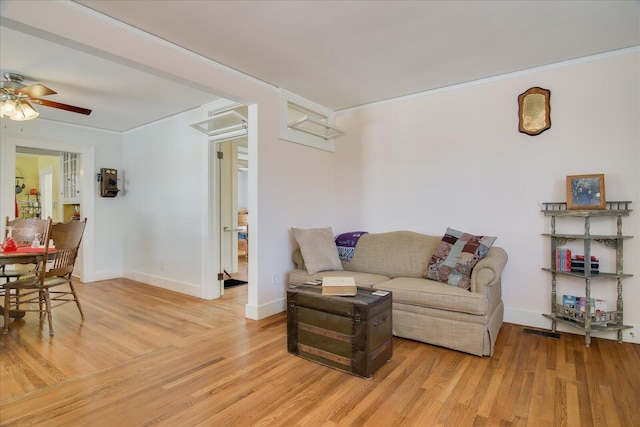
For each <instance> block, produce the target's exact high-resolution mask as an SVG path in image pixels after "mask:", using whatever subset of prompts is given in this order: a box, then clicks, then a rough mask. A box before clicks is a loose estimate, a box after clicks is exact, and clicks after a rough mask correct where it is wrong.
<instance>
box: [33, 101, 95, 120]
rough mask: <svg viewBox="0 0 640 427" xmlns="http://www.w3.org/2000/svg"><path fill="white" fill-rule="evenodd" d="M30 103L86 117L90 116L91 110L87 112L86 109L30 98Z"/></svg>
mask: <svg viewBox="0 0 640 427" xmlns="http://www.w3.org/2000/svg"><path fill="white" fill-rule="evenodd" d="M31 101H33V102H35V103H36V104H40V105H43V106H45V107H51V108H59V109H60V110H66V111H71V112H73V113H79V114H85V115H87V116H88V115H89V114H91V110H89V109H88V108H82V107H74V106H73V105H68V104H63V103H61V102H55V101H49V100H46V99H40V98H31Z"/></svg>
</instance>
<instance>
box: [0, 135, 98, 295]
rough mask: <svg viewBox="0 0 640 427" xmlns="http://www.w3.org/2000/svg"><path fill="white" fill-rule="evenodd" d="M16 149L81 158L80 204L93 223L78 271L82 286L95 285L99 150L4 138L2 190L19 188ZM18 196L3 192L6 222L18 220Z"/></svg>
mask: <svg viewBox="0 0 640 427" xmlns="http://www.w3.org/2000/svg"><path fill="white" fill-rule="evenodd" d="M16 147H27V148H37V149H41V150H49V151H51V150H55V151H66V152H70V153H78V154H80V203H81V206H83V215H84V216H85V217H87V218H89V221H87V226H86V228H85V231H84V235H83V237H82V243H83V244H82V245H80V253H79V256H78V263H77V268H78V272H79V277H80V281H81V282H84V283H87V282H93V281H95V280H96V279H95V278H96V273H95V237H94V236H95V223H96V221H95V206H94V205H95V186H94V185H92V184H93V179H92V178H93V177H94V174H93V171H94V170H95V147H93V146H91V145H85V144H79V143H73V142H62V141H55V140H44V139H33V138H20V137H16V136H11V135H3V141H2V144H0V154H1V156H0V158H1V160H0V161H1V162H2V173H1V174H0V188H13V187H14V186H15V170H16ZM14 194H15V193H14V192H13V191H2V196H1V197H0V212H1V213H0V215H1V217H2V218H4V217H6V216H8V217H10V218H12V217H13V216H14V209H15V208H14V204H15V201H14V200H13V197H14ZM1 227H2V228H3V229H4V221H2V224H1Z"/></svg>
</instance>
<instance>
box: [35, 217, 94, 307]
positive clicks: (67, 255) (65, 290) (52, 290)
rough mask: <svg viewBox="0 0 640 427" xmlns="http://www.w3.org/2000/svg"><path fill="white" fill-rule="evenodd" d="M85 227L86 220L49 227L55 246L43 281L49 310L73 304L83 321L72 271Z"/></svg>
mask: <svg viewBox="0 0 640 427" xmlns="http://www.w3.org/2000/svg"><path fill="white" fill-rule="evenodd" d="M86 226H87V218H85V219H83V220H82V221H69V222H67V223H56V224H53V225H52V226H51V239H52V240H53V243H54V244H55V247H56V252H55V256H54V258H53V263H52V264H51V265H50V266H49V268H48V270H47V271H46V273H45V279H44V288H45V289H46V290H47V292H48V293H49V296H50V299H51V308H55V307H58V306H60V305H63V304H66V303H68V302H75V303H76V306H77V307H78V311H79V312H80V317H81V318H82V319H84V313H83V311H82V306H81V305H80V299H78V294H77V293H76V290H75V288H74V287H73V280H74V277H73V269H74V267H75V265H76V260H77V259H78V251H79V249H80V243H82V236H83V235H84V230H85V228H86ZM63 285H68V287H64V286H63Z"/></svg>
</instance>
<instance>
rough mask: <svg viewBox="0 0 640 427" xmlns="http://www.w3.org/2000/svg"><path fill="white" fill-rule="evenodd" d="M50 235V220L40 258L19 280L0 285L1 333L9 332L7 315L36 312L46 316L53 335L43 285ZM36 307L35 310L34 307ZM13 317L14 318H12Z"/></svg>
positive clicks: (46, 224)
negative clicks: (0, 289) (0, 298)
mask: <svg viewBox="0 0 640 427" xmlns="http://www.w3.org/2000/svg"><path fill="white" fill-rule="evenodd" d="M50 235H51V218H47V219H46V220H45V229H44V234H43V238H44V241H45V244H44V248H43V249H42V258H41V259H40V260H39V261H38V263H37V264H36V268H34V269H33V270H32V271H30V272H29V273H25V274H23V275H22V276H21V277H20V278H19V279H17V280H12V281H9V282H7V283H4V284H3V285H2V287H3V291H4V295H3V302H4V304H3V311H4V312H3V317H4V326H3V329H2V332H3V333H5V334H6V333H8V332H9V315H10V312H14V313H15V312H20V313H22V314H24V312H31V311H36V312H39V313H40V317H42V316H43V315H45V314H46V315H47V321H48V322H49V335H53V323H52V321H51V304H50V301H49V296H48V293H47V292H45V290H44V287H43V284H44V280H45V273H46V270H47V258H48V255H49V239H50ZM36 305H37V308H34V306H36ZM12 317H15V316H12ZM20 317H21V316H20Z"/></svg>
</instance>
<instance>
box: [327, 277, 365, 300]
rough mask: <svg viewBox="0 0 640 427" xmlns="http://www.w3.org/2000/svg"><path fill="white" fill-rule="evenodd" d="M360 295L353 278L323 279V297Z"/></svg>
mask: <svg viewBox="0 0 640 427" xmlns="http://www.w3.org/2000/svg"><path fill="white" fill-rule="evenodd" d="M357 293H358V288H356V282H355V280H354V279H353V277H323V278H322V295H338V296H349V297H352V296H355V295H356V294H357Z"/></svg>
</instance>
